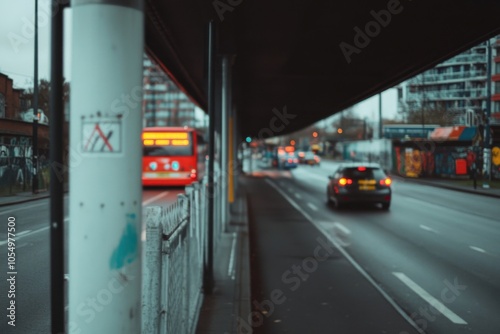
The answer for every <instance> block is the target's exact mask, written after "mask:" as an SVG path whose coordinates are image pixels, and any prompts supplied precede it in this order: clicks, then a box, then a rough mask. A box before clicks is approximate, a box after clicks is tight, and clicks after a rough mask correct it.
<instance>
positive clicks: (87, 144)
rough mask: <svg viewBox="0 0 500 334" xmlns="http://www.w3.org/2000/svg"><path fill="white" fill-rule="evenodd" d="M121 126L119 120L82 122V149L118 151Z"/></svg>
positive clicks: (86, 150) (98, 151)
mask: <svg viewBox="0 0 500 334" xmlns="http://www.w3.org/2000/svg"><path fill="white" fill-rule="evenodd" d="M121 127H122V124H121V122H119V121H114V120H113V121H105V120H100V121H93V122H92V121H90V122H83V123H82V151H83V152H85V153H120V152H121V150H122V147H121Z"/></svg>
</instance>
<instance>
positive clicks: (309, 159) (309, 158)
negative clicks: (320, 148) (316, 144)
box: [303, 152, 321, 166]
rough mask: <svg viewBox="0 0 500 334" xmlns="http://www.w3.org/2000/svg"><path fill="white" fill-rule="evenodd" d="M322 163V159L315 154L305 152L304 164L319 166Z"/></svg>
mask: <svg viewBox="0 0 500 334" xmlns="http://www.w3.org/2000/svg"><path fill="white" fill-rule="evenodd" d="M320 161H321V159H320V158H319V157H318V156H317V155H316V154H314V152H305V154H304V158H303V163H304V164H306V165H311V166H315V165H319V163H320Z"/></svg>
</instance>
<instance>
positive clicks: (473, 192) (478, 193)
mask: <svg viewBox="0 0 500 334" xmlns="http://www.w3.org/2000/svg"><path fill="white" fill-rule="evenodd" d="M391 177H392V178H393V179H396V180H402V181H404V182H406V181H408V182H413V183H419V184H423V185H426V186H432V187H437V188H444V189H448V190H455V191H460V192H464V193H469V194H474V195H481V196H487V197H493V198H500V194H489V193H486V192H482V191H477V190H473V189H467V188H461V187H454V186H449V185H446V184H441V183H436V182H430V181H425V180H420V179H409V178H405V177H402V176H396V175H391Z"/></svg>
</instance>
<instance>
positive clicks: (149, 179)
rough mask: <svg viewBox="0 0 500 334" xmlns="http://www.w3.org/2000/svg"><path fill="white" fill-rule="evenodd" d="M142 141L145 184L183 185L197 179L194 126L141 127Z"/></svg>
mask: <svg viewBox="0 0 500 334" xmlns="http://www.w3.org/2000/svg"><path fill="white" fill-rule="evenodd" d="M142 144H143V157H142V184H143V185H144V186H182V185H188V184H191V183H193V182H194V181H197V180H198V176H199V175H198V174H199V168H200V167H199V166H198V165H199V157H198V150H199V147H198V136H197V133H196V131H195V130H194V129H192V128H187V127H185V128H183V127H152V128H144V130H143V132H142ZM200 153H202V152H200ZM203 153H204V152H203Z"/></svg>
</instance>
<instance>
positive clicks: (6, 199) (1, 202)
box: [0, 190, 50, 207]
mask: <svg viewBox="0 0 500 334" xmlns="http://www.w3.org/2000/svg"><path fill="white" fill-rule="evenodd" d="M49 195H50V193H49V191H48V190H43V191H40V192H39V193H38V194H33V193H32V192H31V191H26V192H20V193H17V194H15V195H9V196H0V207H2V206H7V205H14V204H20V203H26V202H31V201H36V200H38V199H42V198H49Z"/></svg>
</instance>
